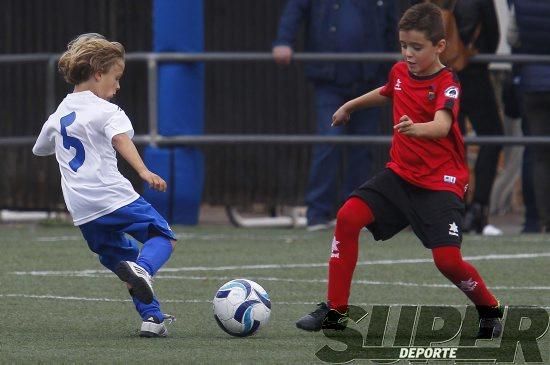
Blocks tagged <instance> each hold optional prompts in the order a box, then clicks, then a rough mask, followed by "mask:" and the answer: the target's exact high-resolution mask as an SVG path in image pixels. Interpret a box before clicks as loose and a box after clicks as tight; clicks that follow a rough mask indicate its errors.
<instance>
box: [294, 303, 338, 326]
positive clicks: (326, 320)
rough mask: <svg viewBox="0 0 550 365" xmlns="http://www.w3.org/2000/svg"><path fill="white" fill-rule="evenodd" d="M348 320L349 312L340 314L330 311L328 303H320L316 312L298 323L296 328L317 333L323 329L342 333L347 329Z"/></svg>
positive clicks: (334, 310)
mask: <svg viewBox="0 0 550 365" xmlns="http://www.w3.org/2000/svg"><path fill="white" fill-rule="evenodd" d="M348 319H349V317H348V314H347V312H346V313H340V312H338V311H337V310H336V309H330V308H329V307H328V306H327V305H326V303H319V304H317V309H316V310H314V311H313V312H311V313H310V314H308V315H305V316H303V317H302V318H300V319H299V320H298V321H297V322H296V327H298V328H300V329H302V330H304V331H315V332H317V331H320V330H321V329H332V330H338V331H342V330H344V329H345V328H346V326H347V324H348Z"/></svg>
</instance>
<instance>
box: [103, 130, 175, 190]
mask: <svg viewBox="0 0 550 365" xmlns="http://www.w3.org/2000/svg"><path fill="white" fill-rule="evenodd" d="M111 143H112V145H113V147H114V149H115V150H116V151H117V152H118V153H120V155H121V156H122V157H123V158H124V159H125V160H126V161H128V163H129V164H130V166H132V168H133V169H134V170H136V172H137V173H138V174H139V177H141V178H142V179H143V180H144V181H146V182H147V183H148V184H149V187H151V188H152V189H155V190H158V191H166V181H164V180H163V179H162V178H161V177H160V176H158V175H157V174H154V173H152V172H151V171H149V169H148V168H147V166H145V163H143V160H142V159H141V156H140V155H139V153H138V151H137V149H136V146H135V145H134V142H132V140H131V139H130V137H128V135H127V134H126V133H121V134H117V135H115V136H114V137H113V139H112V140H111Z"/></svg>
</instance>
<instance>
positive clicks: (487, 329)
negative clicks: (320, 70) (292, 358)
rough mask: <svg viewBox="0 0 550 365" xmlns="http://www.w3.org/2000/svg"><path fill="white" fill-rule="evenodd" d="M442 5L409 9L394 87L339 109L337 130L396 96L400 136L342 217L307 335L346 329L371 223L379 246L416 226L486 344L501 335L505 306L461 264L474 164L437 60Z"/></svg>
mask: <svg viewBox="0 0 550 365" xmlns="http://www.w3.org/2000/svg"><path fill="white" fill-rule="evenodd" d="M444 38H445V34H444V27H443V21H442V18H441V11H440V9H439V8H438V7H437V6H436V5H433V4H431V3H421V4H417V5H415V6H412V7H411V8H409V9H408V10H407V11H406V12H405V14H404V15H403V17H402V18H401V20H400V22H399V42H400V44H401V53H402V54H403V60H402V61H400V62H398V63H396V64H395V65H394V66H393V68H392V70H391V71H390V74H389V80H388V82H387V84H386V85H384V86H382V87H379V88H377V89H375V90H372V91H370V92H368V93H367V94H365V95H363V96H360V97H358V98H356V99H353V100H351V101H348V102H347V103H345V104H344V105H343V106H342V107H340V108H339V109H338V110H337V111H336V112H335V113H334V116H333V117H332V125H333V126H338V125H341V124H345V123H347V122H348V121H349V119H350V114H351V113H352V112H354V111H357V110H359V109H362V108H368V107H374V106H380V105H383V104H386V103H388V102H389V101H390V100H391V99H393V120H394V127H393V128H394V133H393V140H392V146H391V150H390V162H388V164H387V165H386V169H384V170H383V171H382V172H380V173H379V174H377V175H376V176H374V177H373V178H372V179H370V180H368V181H367V182H366V183H365V184H363V185H362V186H360V187H359V188H358V189H356V190H355V191H354V192H353V193H352V194H351V196H350V197H349V199H348V200H347V201H346V202H345V204H344V205H343V206H342V208H340V210H339V211H338V215H337V221H336V228H335V233H334V239H333V242H332V252H331V255H330V260H329V275H328V294H327V299H328V303H326V304H325V303H320V304H319V306H318V308H317V309H316V310H315V311H314V312H312V313H310V314H308V315H306V316H304V317H302V318H301V319H300V320H298V321H297V322H296V326H297V327H298V328H300V329H303V330H306V331H319V330H321V329H322V328H327V329H343V328H345V326H346V323H347V307H348V299H349V295H350V286H351V280H352V276H353V271H354V269H355V265H356V263H357V255H358V240H359V232H360V231H361V229H362V228H363V227H365V226H366V227H367V228H368V229H369V230H370V231H371V232H372V234H373V236H374V238H375V239H376V240H387V239H389V238H391V237H392V236H394V235H395V234H396V233H398V232H400V231H401V230H403V228H405V227H407V226H408V225H410V226H411V227H412V229H413V231H414V232H415V234H416V236H417V237H418V238H419V239H420V240H421V241H422V244H423V245H424V246H425V247H426V248H428V249H430V250H432V255H433V259H434V263H435V265H436V266H437V268H438V269H439V271H441V273H442V274H443V275H445V277H447V278H448V279H449V280H450V281H451V282H453V284H455V285H456V286H457V287H458V288H459V289H460V290H462V291H463V292H464V294H466V295H467V296H468V298H469V299H470V300H471V301H472V302H473V303H474V304H475V305H476V307H477V309H478V312H479V316H480V324H479V332H478V338H491V337H492V336H493V337H498V336H500V334H501V332H502V324H501V322H500V319H501V318H502V314H503V309H502V307H501V306H500V305H499V302H498V301H497V299H496V298H495V296H494V295H493V294H492V293H491V292H490V291H489V290H488V289H487V287H486V286H485V283H484V282H483V279H482V278H481V276H480V275H479V273H478V272H477V270H476V269H475V268H474V267H473V266H472V265H470V264H469V263H467V262H466V261H464V260H463V259H462V254H461V252H460V244H461V242H462V216H463V213H464V201H463V198H464V193H465V191H466V189H467V182H468V168H467V165H466V162H465V158H464V141H463V139H462V135H461V132H460V129H459V125H458V121H457V118H458V109H459V104H460V103H459V97H460V84H459V82H458V80H457V78H456V75H455V74H454V73H453V71H452V70H450V69H449V68H446V67H445V66H444V65H443V64H442V63H441V62H440V60H439V55H440V54H441V52H442V51H443V50H444V49H445V39H444Z"/></svg>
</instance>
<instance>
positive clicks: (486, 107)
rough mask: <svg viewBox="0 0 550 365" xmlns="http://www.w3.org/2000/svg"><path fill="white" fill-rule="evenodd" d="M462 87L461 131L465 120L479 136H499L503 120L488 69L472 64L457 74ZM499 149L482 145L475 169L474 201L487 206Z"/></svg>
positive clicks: (498, 146)
mask: <svg viewBox="0 0 550 365" xmlns="http://www.w3.org/2000/svg"><path fill="white" fill-rule="evenodd" d="M458 76H459V79H460V83H461V85H462V96H461V103H460V123H461V128H462V130H463V131H464V123H465V122H464V119H465V117H468V119H469V120H470V123H471V124H472V127H473V128H474V130H475V132H476V134H477V135H478V136H494V135H502V134H503V127H502V119H501V117H500V114H499V112H498V106H497V101H496V97H495V91H494V89H493V84H492V82H491V79H490V75H489V70H488V69H487V66H486V65H483V64H479V65H478V64H471V65H469V66H468V67H466V68H465V69H464V70H462V71H461V72H460V73H459V74H458ZM501 149H502V146H500V145H482V146H480V149H479V153H478V155H477V161H476V165H475V168H474V174H475V191H474V197H473V202H477V203H480V204H482V205H489V197H490V196H491V189H492V188H493V182H494V181H495V176H496V171H497V164H498V159H499V155H500V151H501Z"/></svg>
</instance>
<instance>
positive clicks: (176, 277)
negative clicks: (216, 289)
mask: <svg viewBox="0 0 550 365" xmlns="http://www.w3.org/2000/svg"><path fill="white" fill-rule="evenodd" d="M18 275H24V274H23V273H18ZM29 275H37V276H41V275H40V274H36V273H34V274H29ZM47 276H61V277H86V278H104V277H108V276H112V273H111V272H110V271H105V272H104V273H101V274H99V273H87V272H77V273H69V274H67V273H59V274H48V275H47ZM155 279H163V280H165V279H168V280H200V281H204V280H212V281H229V280H233V279H235V277H233V276H185V275H162V274H159V275H157V276H155ZM248 279H251V280H254V281H259V282H265V281H273V282H288V283H308V284H326V283H327V282H328V280H327V279H292V278H278V277H259V276H248ZM353 284H357V285H359V284H360V285H380V286H384V285H385V286H403V287H416V288H452V289H454V288H456V286H455V285H453V284H437V283H410V282H403V281H377V280H353ZM490 289H493V290H539V291H544V290H550V286H491V287H490Z"/></svg>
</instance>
